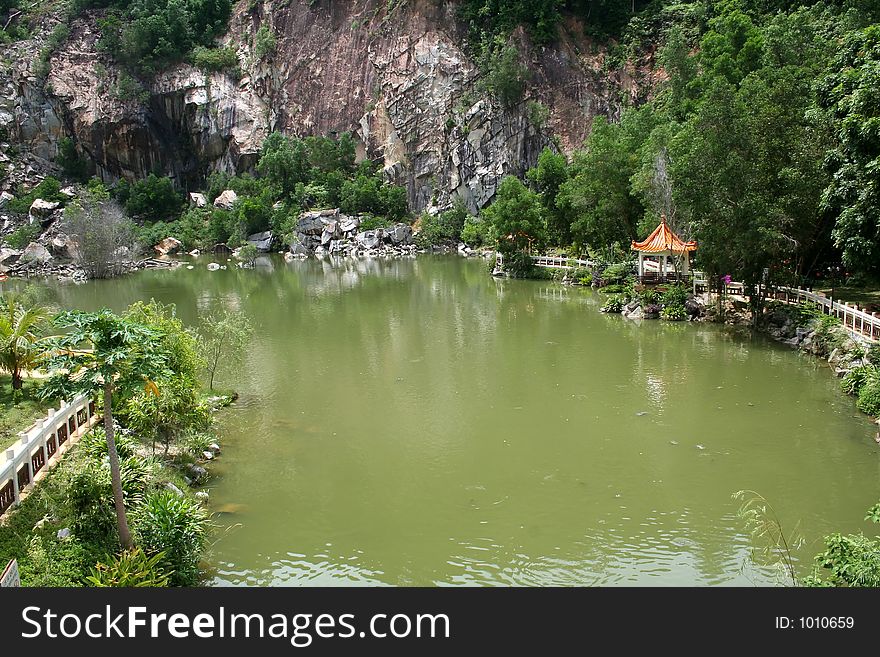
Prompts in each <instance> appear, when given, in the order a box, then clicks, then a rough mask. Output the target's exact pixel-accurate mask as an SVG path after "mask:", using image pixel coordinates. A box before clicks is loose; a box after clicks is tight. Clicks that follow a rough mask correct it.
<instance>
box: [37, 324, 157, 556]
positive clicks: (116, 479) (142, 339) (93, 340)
mask: <svg viewBox="0 0 880 657" xmlns="http://www.w3.org/2000/svg"><path fill="white" fill-rule="evenodd" d="M55 322H56V324H57V325H58V326H59V327H60V328H62V329H65V330H66V331H67V333H66V334H65V335H63V336H62V337H60V338H55V339H53V341H52V347H51V349H52V351H51V354H52V355H51V357H50V359H49V363H48V367H49V369H50V371H51V372H53V376H52V377H51V378H50V379H49V381H48V383H47V385H46V386H45V387H44V394H46V396H47V397H59V396H64V395H69V394H72V393H77V392H87V393H90V394H91V393H95V392H98V391H101V392H102V393H103V402H104V404H103V405H104V411H103V412H104V433H105V436H106V440H107V451H108V454H109V457H110V474H111V478H112V484H113V501H114V506H115V509H116V522H117V529H118V531H119V541H120V543H121V544H122V546H123V547H124V548H126V549H127V548H130V547H132V540H131V532H130V531H129V527H128V519H127V517H126V511H125V500H124V497H123V490H122V477H121V474H120V468H119V455H118V453H117V451H116V441H115V433H116V427H115V425H114V422H113V402H114V395H118V396H121V397H123V398H125V397H129V396H130V395H131V394H133V393H135V392H136V391H138V390H142V389H144V388H145V387H146V388H149V389H151V390H152V391H153V392H154V394H157V393H158V389H157V386H156V384H155V383H154V381H155V380H156V379H161V378H162V377H163V376H165V375H166V374H167V372H168V369H167V367H168V356H167V354H166V353H164V352H163V350H162V349H161V346H162V335H161V333H160V332H158V331H156V330H155V329H153V328H151V327H148V326H146V325H144V324H142V323H140V322H135V321H133V320H131V319H127V318H124V317H120V316H118V315H115V314H113V313H112V312H110V311H109V310H106V309H105V310H101V311H98V312H94V313H86V312H82V311H67V312H63V313H61V314H60V315H58V317H56V319H55Z"/></svg>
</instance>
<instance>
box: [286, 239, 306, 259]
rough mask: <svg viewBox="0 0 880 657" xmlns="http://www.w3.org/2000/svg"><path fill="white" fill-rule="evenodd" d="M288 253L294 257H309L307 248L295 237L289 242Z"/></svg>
mask: <svg viewBox="0 0 880 657" xmlns="http://www.w3.org/2000/svg"><path fill="white" fill-rule="evenodd" d="M290 253H291V254H292V255H295V256H307V255H309V248H308V247H307V246H306V245H305V244H303V242H302V241H301V240H300V239H299V238H298V237H296V236H295V237H294V238H293V240H292V241H291V242H290Z"/></svg>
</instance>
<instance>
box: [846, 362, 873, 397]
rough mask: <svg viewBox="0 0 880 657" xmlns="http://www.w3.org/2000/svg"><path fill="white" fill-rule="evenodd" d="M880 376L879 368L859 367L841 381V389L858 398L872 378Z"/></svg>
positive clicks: (870, 366) (871, 366)
mask: <svg viewBox="0 0 880 657" xmlns="http://www.w3.org/2000/svg"><path fill="white" fill-rule="evenodd" d="M878 376H880V374H878V372H877V368H876V367H874V366H873V365H867V364H866V365H859V366H858V367H854V368H853V369H851V370H850V371H849V372H847V373H846V375H845V376H844V377H843V379H841V380H840V388H841V390H843V391H844V392H845V393H846V394H848V395H856V396H858V394H859V391H860V390H861V389H862V388H863V387H864V386H865V384H866V383H868V381H870V379H871V378H876V377H878Z"/></svg>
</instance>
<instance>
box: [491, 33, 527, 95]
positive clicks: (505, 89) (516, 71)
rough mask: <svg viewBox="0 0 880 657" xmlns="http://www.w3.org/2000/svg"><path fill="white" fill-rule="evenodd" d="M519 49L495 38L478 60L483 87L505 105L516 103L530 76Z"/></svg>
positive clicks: (523, 91)
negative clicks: (479, 60)
mask: <svg viewBox="0 0 880 657" xmlns="http://www.w3.org/2000/svg"><path fill="white" fill-rule="evenodd" d="M521 58H522V57H521V54H520V51H519V50H518V49H517V47H516V46H514V45H512V44H508V43H507V42H506V40H505V39H497V40H496V41H495V43H494V44H493V45H492V46H491V47H488V48H486V49H485V52H484V55H483V57H482V59H481V62H480V68H481V70H482V73H483V78H482V80H481V84H482V86H483V88H484V89H485V90H486V91H488V92H489V93H491V94H494V95H495V96H496V97H497V98H498V100H500V101H501V103H502V104H503V105H504V106H505V107H514V106H516V105H518V104H519V103H520V102H521V101H522V99H523V94H524V93H525V90H526V84H527V83H528V81H529V79H530V78H531V70H530V69H529V68H528V67H527V66H526V65H525V64H523V63H522V61H521Z"/></svg>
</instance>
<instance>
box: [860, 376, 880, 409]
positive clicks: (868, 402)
mask: <svg viewBox="0 0 880 657" xmlns="http://www.w3.org/2000/svg"><path fill="white" fill-rule="evenodd" d="M856 406H857V407H858V409H859V410H860V411H861V412H862V413H867V414H868V415H873V416H874V417H880V373H878V372H877V370H874V373H873V375H872V376H870V377H869V378H868V380H867V381H866V382H865V385H863V386H862V388H861V390H859V398H858V399H857V400H856Z"/></svg>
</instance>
